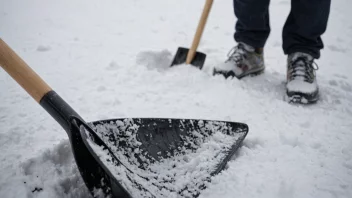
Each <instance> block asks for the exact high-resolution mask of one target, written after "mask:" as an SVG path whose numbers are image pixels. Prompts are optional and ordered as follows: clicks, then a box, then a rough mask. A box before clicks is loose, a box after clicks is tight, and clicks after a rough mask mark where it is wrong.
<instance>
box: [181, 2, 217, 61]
mask: <svg viewBox="0 0 352 198" xmlns="http://www.w3.org/2000/svg"><path fill="white" fill-rule="evenodd" d="M212 5H213V0H207V1H206V2H205V6H204V9H203V13H202V16H201V17H200V20H199V23H198V27H197V31H196V34H195V35H194V39H193V43H192V46H191V48H190V49H189V51H188V54H187V59H186V64H191V62H192V60H193V58H194V55H195V54H196V51H197V48H198V45H199V42H200V39H201V37H202V34H203V30H204V27H205V24H206V22H207V19H208V16H209V12H210V10H211V7H212Z"/></svg>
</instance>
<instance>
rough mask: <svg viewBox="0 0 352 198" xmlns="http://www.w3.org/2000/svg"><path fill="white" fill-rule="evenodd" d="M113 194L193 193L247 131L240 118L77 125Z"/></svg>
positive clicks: (130, 120) (222, 163) (126, 120)
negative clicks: (239, 121) (234, 119)
mask: <svg viewBox="0 0 352 198" xmlns="http://www.w3.org/2000/svg"><path fill="white" fill-rule="evenodd" d="M80 126H81V127H80V133H81V135H82V139H83V141H84V143H85V144H86V146H87V148H89V150H90V153H93V154H94V157H95V158H96V161H98V162H99V163H101V167H103V168H104V172H105V173H106V175H107V176H108V177H107V179H105V182H104V183H105V184H107V185H109V186H101V182H100V181H95V182H98V183H97V184H96V185H97V186H99V187H101V188H103V189H105V190H104V191H107V190H106V189H112V190H111V191H110V192H111V195H112V196H113V197H157V198H159V197H169V196H171V197H197V196H198V195H199V194H200V192H201V190H203V189H204V188H205V185H204V184H205V182H209V181H211V177H212V176H214V175H216V174H217V173H219V172H220V171H221V170H223V169H224V167H225V165H226V163H227V162H228V161H229V160H230V159H231V157H232V156H233V154H234V153H235V152H236V151H237V149H238V148H239V147H240V145H241V143H242V141H243V140H244V138H245V137H246V135H247V133H248V126H247V125H246V124H244V123H235V122H225V121H212V120H196V119H168V118H121V119H112V120H102V121H95V122H91V123H88V125H86V124H84V123H81V124H80Z"/></svg>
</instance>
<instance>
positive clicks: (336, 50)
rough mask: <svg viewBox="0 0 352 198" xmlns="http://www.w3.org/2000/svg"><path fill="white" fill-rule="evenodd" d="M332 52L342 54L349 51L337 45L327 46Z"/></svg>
mask: <svg viewBox="0 0 352 198" xmlns="http://www.w3.org/2000/svg"><path fill="white" fill-rule="evenodd" d="M327 47H328V48H329V49H330V50H331V51H334V52H342V53H345V52H346V51H347V49H345V48H342V47H341V46H337V45H328V46H327Z"/></svg>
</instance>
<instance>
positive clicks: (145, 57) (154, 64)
mask: <svg viewBox="0 0 352 198" xmlns="http://www.w3.org/2000/svg"><path fill="white" fill-rule="evenodd" d="M171 58H172V54H171V52H169V51H168V50H162V51H142V52H140V53H139V54H138V55H137V59H136V63H137V64H140V65H144V66H146V67H147V68H148V69H150V70H152V69H157V70H159V71H160V70H165V69H167V68H169V67H170V64H171Z"/></svg>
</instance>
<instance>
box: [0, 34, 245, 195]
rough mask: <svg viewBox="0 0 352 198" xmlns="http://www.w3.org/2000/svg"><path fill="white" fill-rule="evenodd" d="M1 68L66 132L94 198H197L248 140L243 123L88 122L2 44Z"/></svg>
mask: <svg viewBox="0 0 352 198" xmlns="http://www.w3.org/2000/svg"><path fill="white" fill-rule="evenodd" d="M0 65H1V67H2V68H3V69H4V70H5V71H6V72H7V73H8V74H9V75H10V76H11V77H12V78H13V79H14V80H16V81H17V83H18V84H20V85H21V86H22V88H23V89H25V90H26V91H27V92H28V94H29V95H31V96H32V98H33V99H35V100H36V101H37V102H38V103H39V104H40V105H41V106H42V107H43V108H44V109H45V110H46V111H47V112H48V113H49V114H50V115H51V116H52V117H53V118H54V119H55V120H56V121H57V122H58V123H59V124H60V125H61V127H62V128H63V129H64V130H65V131H66V133H67V135H68V137H69V140H70V143H71V149H72V152H73V156H74V158H75V162H76V164H77V167H78V169H79V172H80V174H81V176H82V178H83V181H84V183H85V184H86V186H87V188H88V189H89V191H90V193H91V195H92V196H93V197H123V198H125V197H126V198H127V197H128V198H130V197H197V196H198V195H199V194H200V193H201V191H202V190H203V189H205V188H206V186H207V185H208V184H209V182H210V181H211V177H212V176H214V175H215V174H217V173H219V172H220V171H221V170H223V169H224V167H225V165H226V163H227V161H229V160H230V158H231V156H232V155H233V154H234V153H235V152H236V150H237V149H238V148H239V146H240V145H241V143H242V141H243V140H244V138H245V137H246V135H247V133H248V126H247V125H246V124H244V123H236V122H225V121H216V120H199V119H171V118H119V119H110V120H100V121H94V122H85V121H84V120H83V118H82V117H81V116H79V115H78V114H77V113H76V112H75V111H74V110H73V109H72V108H71V107H70V106H69V105H68V104H67V103H66V102H65V101H64V100H63V99H62V98H61V97H60V96H59V95H58V94H57V93H56V92H55V91H53V90H52V89H51V88H50V87H49V85H47V84H46V83H45V82H44V81H43V80H42V79H41V78H40V77H39V76H38V75H37V74H36V73H35V72H34V71H33V70H32V69H31V68H30V67H29V66H28V65H27V64H26V63H25V62H24V61H23V60H22V59H21V58H20V57H19V56H18V55H17V54H16V53H15V52H14V51H13V50H12V49H11V48H10V47H9V46H8V45H7V44H6V43H5V42H4V41H3V40H2V39H0Z"/></svg>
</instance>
